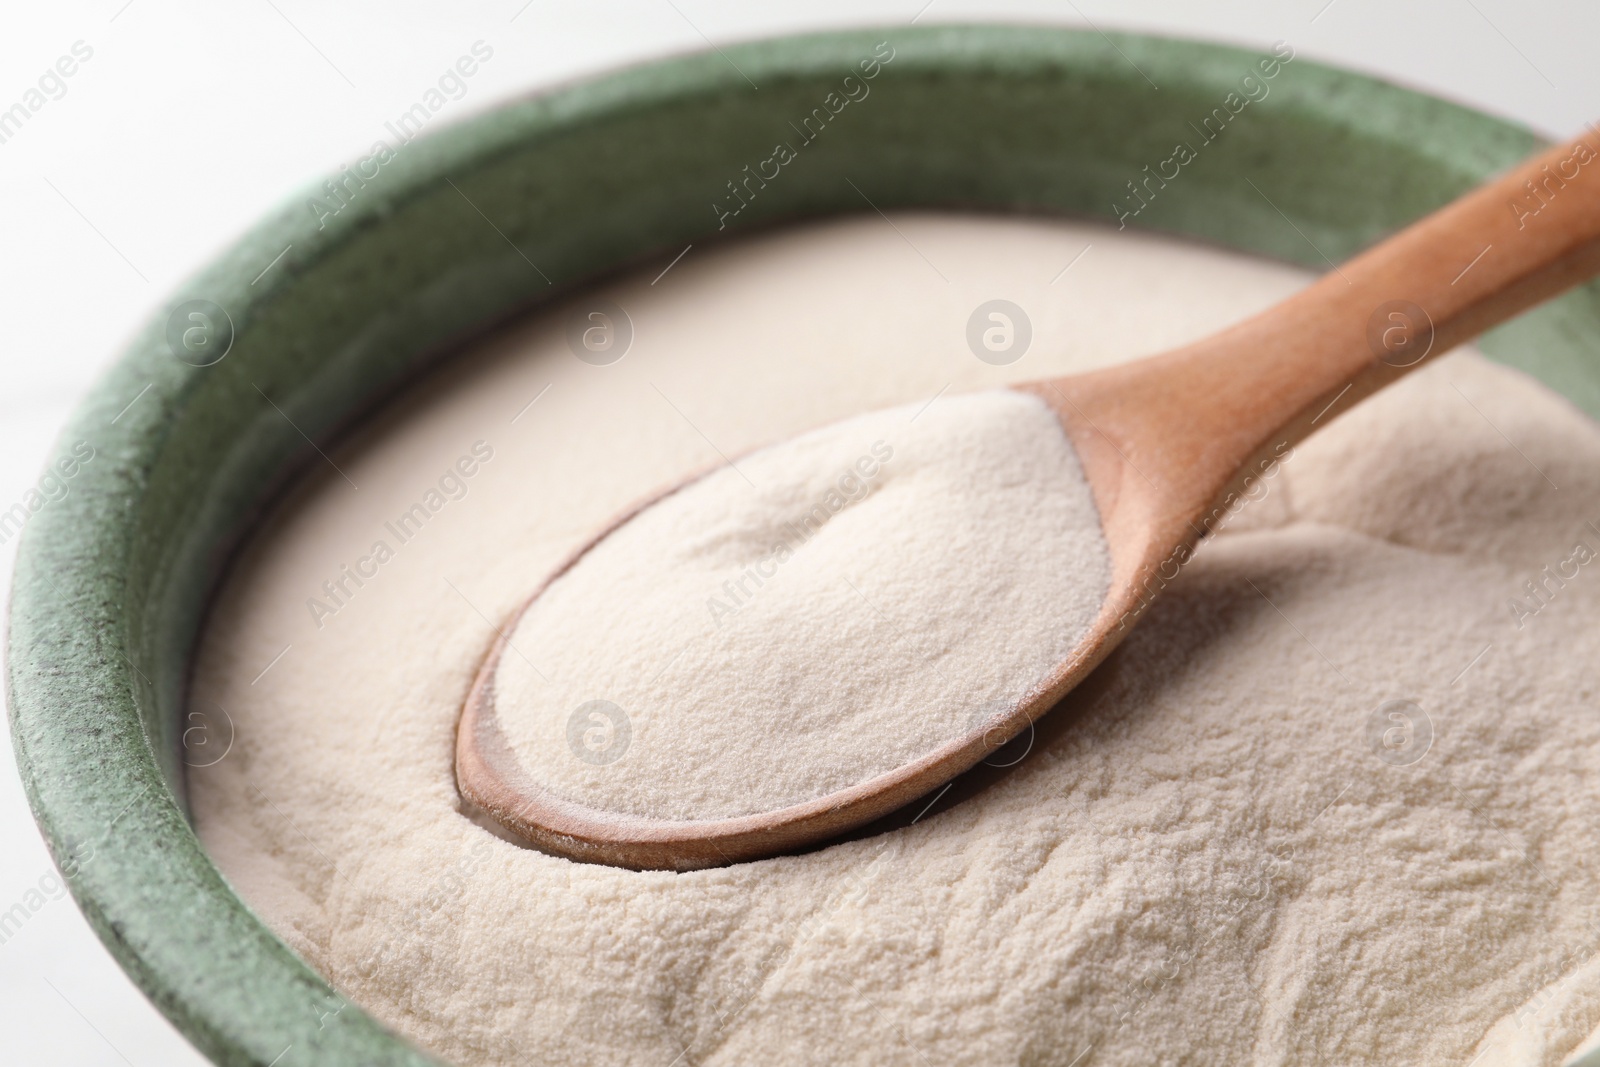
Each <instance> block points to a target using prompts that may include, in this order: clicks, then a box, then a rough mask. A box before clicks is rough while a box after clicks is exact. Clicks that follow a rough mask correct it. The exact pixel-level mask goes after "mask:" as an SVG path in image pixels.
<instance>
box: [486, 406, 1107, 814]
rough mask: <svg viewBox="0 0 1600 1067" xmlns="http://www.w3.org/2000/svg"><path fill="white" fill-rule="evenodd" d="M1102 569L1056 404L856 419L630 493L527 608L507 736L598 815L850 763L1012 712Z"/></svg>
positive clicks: (501, 699)
mask: <svg viewBox="0 0 1600 1067" xmlns="http://www.w3.org/2000/svg"><path fill="white" fill-rule="evenodd" d="M1109 573H1110V565H1109V560H1108V556H1107V551H1106V544H1105V539H1104V537H1103V536H1102V534H1101V530H1100V520H1099V516H1098V513H1097V512H1096V511H1095V506H1094V500H1093V498H1092V496H1091V494H1090V491H1089V487H1088V483H1087V482H1086V481H1085V480H1084V476H1083V472H1082V470H1081V468H1080V467H1079V465H1078V460H1077V457H1076V455H1075V454H1074V452H1073V450H1072V446H1071V445H1070V443H1069V442H1068V441H1067V438H1066V435H1065V434H1064V433H1063V432H1062V429H1061V424H1060V422H1059V420H1058V419H1057V417H1056V415H1055V413H1054V412H1052V411H1051V410H1050V409H1049V408H1048V407H1047V406H1046V405H1045V404H1044V403H1043V402H1042V401H1041V400H1039V399H1038V398H1037V397H1034V396H1031V395H1027V394H1023V393H1018V392H1015V391H1013V390H1009V389H996V390H988V391H985V392H982V393H975V394H971V395H968V396H960V397H952V398H949V399H947V400H942V401H941V402H940V403H938V404H936V405H933V406H931V407H929V406H927V405H923V404H917V405H912V406H909V407H903V408H895V409H891V410H889V411H883V412H876V413H873V414H871V415H863V416H858V417H856V418H853V419H847V420H845V421H843V422H839V423H835V424H833V425H831V426H828V427H825V428H823V429H819V430H815V431H812V432H811V433H807V434H804V435H801V436H800V437H797V438H794V439H792V440H790V441H787V442H783V443H782V444H779V445H775V446H772V447H769V448H765V449H762V450H760V451H758V452H755V453H753V454H751V455H748V456H746V457H744V458H742V459H739V460H738V461H736V463H735V464H734V465H732V466H727V467H723V468H721V469H719V470H717V471H714V472H713V473H711V474H709V475H707V476H705V477H703V478H700V479H698V480H696V481H694V482H691V483H690V484H689V485H687V486H685V487H683V488H681V489H680V490H678V491H677V492H674V493H671V494H669V495H668V496H666V497H664V498H662V499H661V500H660V501H658V502H656V503H655V504H653V505H652V506H650V507H647V508H645V509H644V510H643V511H641V512H639V513H638V514H637V515H635V516H634V517H633V518H631V519H629V520H628V521H627V522H626V523H624V524H623V525H621V526H620V527H618V528H617V529H616V530H614V531H613V532H612V533H610V534H609V535H608V536H606V537H605V538H603V539H602V540H601V541H599V542H598V543H597V544H596V545H595V546H594V547H593V548H592V549H590V550H589V551H588V552H586V553H585V554H584V555H583V556H582V557H581V558H580V559H579V561H578V562H577V564H576V565H575V566H573V567H572V568H571V569H570V570H568V571H567V572H566V573H564V574H562V575H561V576H560V577H559V578H557V579H556V580H555V581H554V582H552V583H551V584H550V586H549V588H547V589H546V590H545V591H544V592H543V593H542V594H540V595H539V597H538V598H536V599H535V600H534V601H533V603H532V604H531V605H530V606H529V609H528V610H527V611H526V612H525V613H524V614H523V616H522V618H521V620H520V621H519V622H518V624H517V626H516V627H515V629H514V630H513V631H512V633H511V635H510V644H511V647H510V648H509V649H508V650H507V651H506V652H505V654H504V655H503V656H502V658H501V661H500V667H499V670H498V674H497V677H496V693H495V705H496V709H497V717H498V720H499V723H500V727H501V729H502V731H503V732H504V733H505V735H506V736H507V738H508V739H509V741H510V743H511V745H512V748H513V750H514V751H515V752H516V753H517V755H518V757H519V758H520V760H521V762H522V764H523V766H524V767H525V768H526V769H527V770H528V771H529V772H530V773H531V774H532V776H533V777H534V779H535V780H536V781H538V782H540V783H541V784H543V785H545V786H546V787H548V788H550V789H552V790H553V791H554V792H556V793H557V794H559V795H561V796H564V797H566V798H568V799H570V800H575V801H578V802H580V803H584V804H587V805H589V806H591V807H594V808H599V809H602V810H605V811H619V812H628V813H631V814H637V815H644V816H650V817H655V818H671V819H708V818H719V817H729V816H736V815H745V814H750V813H756V812H763V811H772V810H776V809H778V808H781V807H785V806H787V805H790V804H795V803H799V802H801V801H804V800H809V799H812V798H814V797H820V796H824V795H826V794H828V793H832V792H835V791H837V790H839V789H842V788H845V787H846V786H850V785H854V784H856V783H858V782H863V781H865V780H867V779H869V778H871V777H873V776H875V775H878V774H883V773H885V772H888V771H891V770H893V769H895V768H896V767H899V766H901V765H903V764H905V763H908V762H910V761H911V760H913V759H914V758H916V757H919V756H923V755H926V754H927V753H929V752H931V751H933V750H934V749H936V748H937V747H939V746H940V745H941V744H944V743H946V742H948V741H951V740H953V739H955V738H958V737H961V736H964V735H965V734H968V733H970V732H971V731H972V730H973V729H974V728H975V727H977V726H978V725H979V724H980V723H981V722H982V721H985V720H987V719H989V718H991V717H992V716H993V715H995V714H996V713H997V712H1000V711H1003V710H1009V709H1011V708H1014V707H1015V706H1016V705H1017V704H1018V703H1019V702H1020V701H1021V700H1023V699H1024V698H1025V697H1026V696H1027V694H1028V692H1029V690H1030V689H1032V688H1033V687H1034V685H1035V684H1037V683H1039V682H1041V681H1042V680H1044V679H1045V678H1046V677H1047V676H1048V674H1049V673H1050V672H1051V671H1052V670H1053V669H1055V668H1058V667H1059V666H1060V665H1061V663H1062V662H1063V661H1064V660H1066V659H1067V657H1068V655H1069V653H1070V652H1071V651H1072V650H1073V649H1074V648H1075V647H1076V646H1077V644H1078V643H1079V641H1080V640H1081V639H1082V637H1083V635H1084V633H1085V632H1086V631H1087V630H1088V627H1089V624H1090V623H1091V622H1092V621H1093V619H1094V617H1095V615H1096V613H1097V612H1098V609H1099V607H1100V604H1101V601H1103V600H1104V599H1105V593H1106V585H1107V582H1108V580H1109Z"/></svg>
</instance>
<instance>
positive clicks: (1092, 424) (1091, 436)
mask: <svg viewBox="0 0 1600 1067" xmlns="http://www.w3.org/2000/svg"><path fill="white" fill-rule="evenodd" d="M1596 273H1600V130H1597V129H1596V128H1595V127H1593V126H1591V127H1590V128H1589V130H1588V131H1586V132H1585V134H1584V136H1583V137H1582V138H1580V139H1578V140H1575V141H1569V142H1564V143H1562V144H1561V145H1558V146H1557V147H1554V148H1551V149H1550V150H1548V151H1546V152H1543V153H1540V154H1539V155H1536V156H1534V157H1532V158H1531V159H1529V160H1527V161H1526V162H1524V163H1521V164H1519V165H1518V166H1516V167H1514V168H1513V169H1512V170H1510V171H1509V172H1507V173H1506V174H1504V175H1503V176H1501V177H1499V178H1497V179H1495V180H1494V181H1492V182H1489V183H1488V184H1486V185H1484V186H1482V187H1480V188H1478V189H1476V190H1474V191H1473V192H1471V193H1469V194H1467V195H1466V196H1465V197H1463V198H1461V199H1459V200H1456V201H1454V202H1453V203H1451V204H1450V205H1449V206H1447V207H1445V208H1442V209H1440V210H1439V211H1437V212H1435V213H1433V214H1432V215H1429V216H1427V217H1426V218H1424V219H1422V220H1421V221H1419V222H1417V223H1414V224H1413V225H1411V226H1408V227H1407V228H1406V229H1404V230H1402V231H1400V232H1399V233H1397V234H1395V235H1394V236H1392V237H1389V238H1388V239H1387V240H1385V241H1383V242H1382V243H1380V244H1378V245H1376V246H1374V247H1372V248H1370V249H1368V250H1367V251H1365V252H1363V253H1361V254H1360V255H1358V256H1356V257H1355V258H1354V259H1352V260H1350V261H1349V262H1347V263H1345V264H1344V265H1343V266H1341V267H1336V268H1334V269H1333V270H1332V271H1331V272H1329V273H1328V274H1326V275H1325V276H1323V277H1322V278H1320V279H1318V280H1317V281H1316V282H1315V283H1313V284H1312V285H1310V286H1308V287H1307V288H1305V289H1304V290H1302V291H1301V292H1299V293H1297V294H1296V295H1295V296H1293V297H1291V298H1290V299H1288V300H1286V301H1284V302H1283V303H1281V304H1278V305H1276V306H1275V307H1273V308H1272V309H1270V310H1268V311H1266V312H1263V313H1262V314H1260V315H1257V316H1255V317H1254V318H1251V319H1247V320H1245V321H1244V322H1241V323H1239V324H1238V325H1235V326H1233V327H1231V328H1229V329H1227V330H1224V331H1223V332H1221V333H1219V334H1215V335H1213V336H1211V337H1208V338H1206V339H1205V340H1203V341H1200V342H1198V343H1195V344H1192V345H1188V346H1186V347H1184V348H1180V349H1176V350H1174V351H1172V352H1169V353H1167V354H1164V355H1161V356H1156V357H1153V358H1151V359H1146V360H1141V361H1139V362H1137V363H1132V364H1128V365H1126V366H1121V367H1113V368H1108V369H1106V370H1102V371H1096V372H1093V373H1089V374H1083V375H1077V376H1073V377H1070V378H1063V379H1058V380H1056V381H1053V382H1043V383H1039V384H1037V385H1035V386H1033V387H1032V391H1034V392H1036V393H1038V394H1039V395H1040V396H1041V397H1042V398H1043V399H1045V400H1046V401H1047V402H1050V403H1051V404H1052V406H1054V407H1056V408H1057V409H1058V410H1059V411H1060V412H1061V414H1062V416H1063V421H1064V423H1065V424H1066V425H1067V427H1068V432H1069V433H1070V434H1071V436H1072V438H1073V443H1074V445H1075V446H1076V447H1077V448H1078V452H1079V455H1080V457H1081V458H1082V459H1083V461H1084V464H1085V468H1086V473H1087V474H1089V475H1090V481H1091V483H1092V484H1094V485H1096V486H1097V502H1098V503H1099V504H1100V505H1101V511H1102V513H1103V514H1107V513H1109V512H1112V511H1115V510H1117V504H1118V499H1117V498H1118V496H1119V495H1121V496H1122V497H1124V499H1123V501H1122V502H1123V503H1124V504H1133V503H1134V500H1133V499H1131V498H1133V497H1137V498H1138V501H1139V505H1138V507H1137V509H1136V510H1138V511H1140V512H1143V513H1144V514H1143V516H1142V521H1143V522H1146V523H1151V522H1153V523H1155V525H1156V526H1158V527H1161V528H1162V529H1163V531H1164V532H1165V533H1168V534H1170V535H1171V540H1169V541H1168V542H1167V543H1168V544H1169V545H1172V544H1188V543H1192V541H1193V540H1194V539H1195V538H1196V537H1198V536H1199V535H1200V534H1201V533H1202V532H1205V531H1206V530H1207V529H1209V526H1210V523H1211V521H1212V520H1213V519H1214V518H1215V517H1216V516H1217V515H1219V514H1220V513H1221V512H1220V511H1219V509H1218V503H1219V502H1220V501H1223V500H1225V499H1226V497H1227V494H1228V493H1229V492H1230V491H1235V490H1237V489H1238V488H1239V487H1240V486H1241V484H1242V483H1243V481H1244V480H1245V478H1246V477H1247V476H1248V475H1250V474H1252V473H1257V474H1259V472H1260V470H1262V469H1264V466H1265V465H1267V464H1270V463H1271V462H1272V460H1274V459H1276V458H1279V457H1281V456H1283V455H1284V454H1286V452H1287V450H1288V449H1289V448H1290V447H1291V446H1292V445H1293V444H1294V443H1295V442H1297V441H1299V440H1300V439H1301V438H1303V437H1304V436H1305V435H1306V434H1308V433H1310V432H1311V431H1312V430H1314V429H1317V428H1318V427H1320V426H1322V425H1325V424H1326V423H1327V422H1329V421H1330V420H1331V419H1332V418H1333V417H1335V416H1336V415H1338V414H1339V412H1341V411H1342V410H1344V409H1346V408H1348V407H1350V406H1351V405H1352V404H1355V403H1356V402H1358V401H1360V400H1361V399H1362V398H1364V397H1366V396H1368V395H1370V394H1371V393H1373V392H1376V391H1377V390H1379V389H1381V388H1383V387H1384V386H1386V385H1388V384H1390V383H1391V382H1393V381H1395V380H1396V379H1398V378H1399V377H1401V376H1402V375H1404V374H1407V373H1409V372H1410V371H1411V370H1413V369H1415V368H1416V367H1417V366H1420V365H1421V364H1422V363H1423V362H1424V361H1426V360H1427V359H1429V358H1431V357H1433V356H1437V355H1439V354H1441V353H1443V352H1446V351H1448V350H1449V349H1450V348H1452V347H1453V346H1455V345H1457V344H1460V343H1461V342H1463V341H1466V340H1468V339H1469V338H1471V337H1474V336H1476V335H1477V334H1479V333H1481V332H1482V331H1484V330H1486V329H1489V328H1490V327H1493V326H1495V325H1497V324H1499V323H1501V322H1504V321H1505V320H1506V319H1508V318H1511V317H1512V316H1513V315H1516V314H1517V313H1519V312H1521V311H1524V310H1526V309H1527V308H1530V307H1532V306H1534V305H1535V304H1538V303H1539V302H1541V301H1543V300H1545V299H1547V298H1548V297H1551V296H1553V295H1555V294H1556V293H1558V292H1561V291H1562V290H1564V289H1567V288H1570V287H1571V286H1573V285H1576V284H1578V283H1579V282H1582V281H1584V280H1586V279H1588V278H1590V277H1592V276H1594V275H1595V274H1596ZM1134 482H1138V483H1139V484H1137V485H1135V484H1133V483H1134ZM1118 486H1122V487H1123V488H1125V489H1129V490H1132V491H1130V492H1126V493H1122V494H1119V493H1118V491H1117V487H1118ZM1105 487H1109V488H1105Z"/></svg>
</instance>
